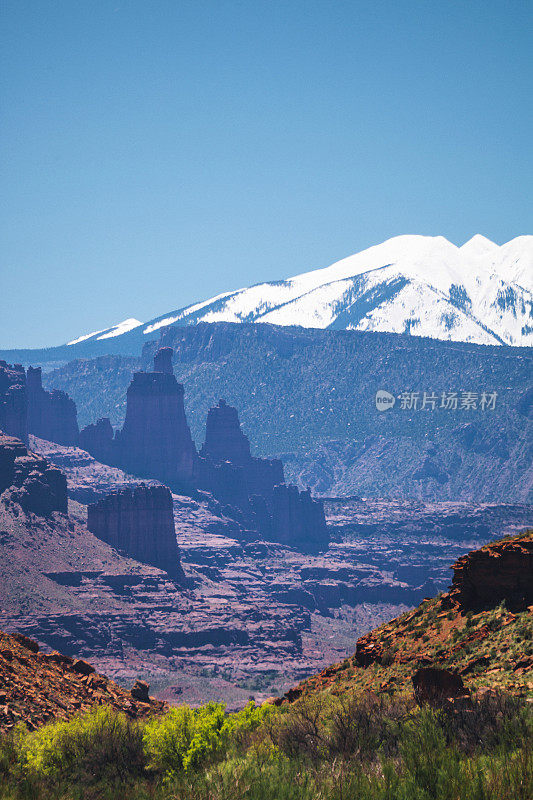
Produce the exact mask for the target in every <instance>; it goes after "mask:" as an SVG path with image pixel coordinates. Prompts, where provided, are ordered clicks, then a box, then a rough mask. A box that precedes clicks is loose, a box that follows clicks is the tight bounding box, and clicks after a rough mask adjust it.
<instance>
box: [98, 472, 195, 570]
mask: <svg viewBox="0 0 533 800" xmlns="http://www.w3.org/2000/svg"><path fill="white" fill-rule="evenodd" d="M87 528H88V529H89V530H90V531H91V533H94V535H95V536H97V537H98V538H99V539H102V540H103V541H104V542H107V543H108V544H110V545H112V547H114V548H115V549H117V550H121V551H122V552H124V553H127V554H128V555H129V556H132V557H133V558H135V559H136V560H137V561H142V562H144V563H146V564H152V565H153V566H155V567H159V568H160V569H163V570H165V572H167V573H168V574H169V575H170V576H171V577H172V578H174V579H176V580H178V581H183V579H184V574H183V570H182V567H181V561H180V553H179V548H178V544H177V541H176V532H175V529H174V515H173V506H172V495H171V494H170V491H169V490H168V489H167V487H166V486H146V485H145V484H141V485H140V486H137V487H135V488H134V489H131V488H126V489H122V490H120V491H118V492H112V493H111V494H108V495H106V496H105V497H103V498H101V499H100V500H98V501H97V502H96V503H92V504H91V505H89V507H88V511H87Z"/></svg>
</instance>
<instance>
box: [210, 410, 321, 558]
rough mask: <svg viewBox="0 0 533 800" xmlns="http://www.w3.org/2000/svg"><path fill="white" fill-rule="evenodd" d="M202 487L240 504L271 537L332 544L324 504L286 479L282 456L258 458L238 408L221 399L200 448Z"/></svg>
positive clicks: (314, 546) (304, 545)
mask: <svg viewBox="0 0 533 800" xmlns="http://www.w3.org/2000/svg"><path fill="white" fill-rule="evenodd" d="M199 484H200V487H201V488H203V489H206V490H207V491H209V492H211V493H212V494H213V495H215V497H217V498H218V499H219V500H221V501H222V502H223V503H227V504H228V505H233V506H236V507H237V508H239V509H240V510H241V511H242V512H243V513H244V515H245V518H248V522H249V525H250V527H252V528H254V529H256V530H258V531H259V532H260V533H261V535H262V537H263V538H264V539H266V540H267V541H271V542H279V543H280V544H286V545H289V546H291V547H297V548H300V549H304V550H306V551H314V550H320V549H323V548H324V547H325V546H327V541H328V534H327V529H326V520H325V516H324V507H323V504H322V503H321V502H319V501H316V500H313V499H312V498H311V493H310V492H309V491H304V492H300V491H299V490H298V489H297V487H296V486H286V485H285V483H284V474H283V464H282V463H281V461H280V460H279V459H276V458H275V459H266V458H254V457H253V456H252V454H251V451H250V442H249V441H248V437H247V436H246V435H245V434H244V433H243V431H242V430H241V425H240V422H239V416H238V413H237V409H236V408H233V407H232V406H229V405H227V403H226V402H225V401H224V400H219V402H218V405H217V406H215V407H214V408H211V409H210V410H209V412H208V415H207V425H206V437H205V443H204V445H203V447H202V449H201V450H200V460H199Z"/></svg>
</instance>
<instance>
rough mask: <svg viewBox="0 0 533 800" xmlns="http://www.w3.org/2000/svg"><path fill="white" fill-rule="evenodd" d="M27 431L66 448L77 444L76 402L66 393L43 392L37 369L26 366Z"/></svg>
mask: <svg viewBox="0 0 533 800" xmlns="http://www.w3.org/2000/svg"><path fill="white" fill-rule="evenodd" d="M26 392H27V396H28V431H29V433H33V434H34V436H38V437H39V438H40V439H47V440H48V441H50V442H57V444H62V445H65V446H67V447H69V446H72V447H75V446H76V445H77V444H78V438H79V429H78V419H77V412H76V403H75V402H74V400H72V399H71V398H70V397H69V396H68V394H66V393H65V392H60V391H58V390H56V389H54V390H52V391H51V392H48V391H46V390H45V389H43V385H42V375H41V368H40V367H28V371H27V373H26Z"/></svg>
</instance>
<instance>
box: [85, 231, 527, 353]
mask: <svg viewBox="0 0 533 800" xmlns="http://www.w3.org/2000/svg"><path fill="white" fill-rule="evenodd" d="M202 321H203V322H221V321H226V322H269V323H272V324H275V325H301V326H303V327H308V328H341V329H347V330H363V331H389V332H393V333H405V332H407V333H411V334H415V335H417V336H428V337H431V338H435V339H449V340H454V341H465V342H475V343H478V344H509V345H531V344H533V236H519V237H517V238H516V239H513V240H512V241H510V242H508V243H507V244H504V245H502V246H501V247H499V246H498V245H497V244H494V242H491V241H490V240H489V239H486V238H485V237H483V236H480V235H476V236H474V237H473V238H472V239H470V241H468V242H467V243H466V244H464V245H463V246H462V247H457V246H456V245H454V244H452V243H451V242H449V241H448V240H447V239H445V238H444V237H442V236H436V237H431V236H396V237H394V238H392V239H388V240H387V241H386V242H383V243H382V244H379V245H376V246H375V247H370V248H368V249H367V250H363V251H362V252H360V253H357V254H356V255H352V256H349V257H348V258H344V259H342V260H341V261H337V262H336V263H335V264H332V265H331V266H329V267H325V268H324V269H317V270H313V271H312V272H305V273H303V274H301V275H297V276H296V277H294V278H287V279H286V280H282V281H273V282H269V283H261V284H257V285H256V286H251V287H250V288H245V289H239V290H237V291H229V292H225V293H224V294H220V295H217V296H216V297H212V298H210V299H209V300H205V301H204V302H201V303H195V304H194V305H190V306H187V307H185V308H181V309H178V310H177V311H172V312H169V313H167V314H165V315H163V316H161V317H158V318H157V319H154V320H151V321H149V322H147V323H144V324H143V323H140V322H139V321H138V320H135V319H128V320H125V321H124V322H122V323H119V324H118V325H116V326H113V327H112V328H109V329H107V330H104V331H97V332H95V333H92V334H87V335H85V336H83V337H79V338H78V339H75V340H74V341H72V342H69V344H76V343H78V342H80V341H90V340H100V339H106V338H113V337H117V336H121V335H124V334H125V333H126V332H129V331H132V330H134V329H135V333H136V334H139V333H140V330H141V327H140V326H141V325H142V333H143V334H144V336H146V337H148V336H150V335H151V334H152V335H153V334H156V333H158V332H159V330H160V328H162V327H164V326H166V325H191V324H195V323H197V322H202ZM143 338H144V337H143Z"/></svg>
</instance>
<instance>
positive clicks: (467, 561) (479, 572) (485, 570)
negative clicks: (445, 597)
mask: <svg viewBox="0 0 533 800" xmlns="http://www.w3.org/2000/svg"><path fill="white" fill-rule="evenodd" d="M452 569H453V580H452V587H451V590H450V594H449V600H450V601H452V602H453V601H455V602H458V603H459V605H460V606H461V607H462V608H465V609H471V610H477V609H481V608H493V607H494V606H497V605H498V604H499V603H501V601H502V600H505V603H506V604H507V607H508V608H513V609H524V608H527V607H528V606H529V605H532V604H533V537H531V538H522V539H511V540H509V541H502V542H497V543H495V544H488V545H486V546H485V547H482V548H481V549H480V550H473V551H472V552H470V553H468V554H467V555H465V556H462V557H461V558H460V559H458V560H457V561H456V562H455V564H454V565H453V567H452Z"/></svg>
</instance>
